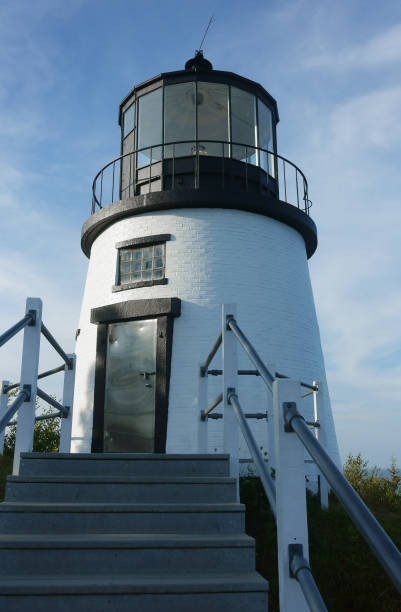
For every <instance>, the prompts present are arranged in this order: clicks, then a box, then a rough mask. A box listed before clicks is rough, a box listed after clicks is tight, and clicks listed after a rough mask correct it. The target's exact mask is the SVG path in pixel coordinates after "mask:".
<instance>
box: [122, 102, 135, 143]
mask: <svg viewBox="0 0 401 612" xmlns="http://www.w3.org/2000/svg"><path fill="white" fill-rule="evenodd" d="M134 127H135V102H134V103H133V104H131V106H130V107H129V108H127V110H126V111H125V113H124V126H123V138H125V137H126V136H128V134H129V133H130V132H132V130H133V129H134Z"/></svg>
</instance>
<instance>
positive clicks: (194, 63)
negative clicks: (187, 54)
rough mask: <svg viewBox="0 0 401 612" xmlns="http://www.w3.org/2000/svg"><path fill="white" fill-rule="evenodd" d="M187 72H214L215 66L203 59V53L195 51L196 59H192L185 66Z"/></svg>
mask: <svg viewBox="0 0 401 612" xmlns="http://www.w3.org/2000/svg"><path fill="white" fill-rule="evenodd" d="M185 70H194V71H195V72H197V71H198V70H213V65H212V63H211V62H209V60H207V59H206V58H204V57H203V51H195V55H194V57H191V59H189V60H188V61H187V63H186V64H185Z"/></svg>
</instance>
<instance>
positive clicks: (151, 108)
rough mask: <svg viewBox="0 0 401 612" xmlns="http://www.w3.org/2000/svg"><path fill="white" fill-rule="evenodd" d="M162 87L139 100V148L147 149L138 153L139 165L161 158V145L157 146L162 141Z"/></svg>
mask: <svg viewBox="0 0 401 612" xmlns="http://www.w3.org/2000/svg"><path fill="white" fill-rule="evenodd" d="M162 94H163V91H162V88H161V87H159V89H155V90H154V91H151V92H150V93H148V94H145V95H144V96H141V97H140V98H139V101H138V104H139V106H138V149H143V148H144V147H154V148H153V149H150V148H149V149H145V150H143V151H141V152H140V153H138V167H139V168H140V167H142V166H146V165H148V164H149V163H150V162H152V163H154V162H156V161H160V159H161V147H155V145H160V144H161V142H162V138H163V135H162V104H163V95H162Z"/></svg>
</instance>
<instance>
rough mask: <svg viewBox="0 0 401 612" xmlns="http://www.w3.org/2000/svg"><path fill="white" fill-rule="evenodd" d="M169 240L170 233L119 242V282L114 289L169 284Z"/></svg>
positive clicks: (117, 275) (117, 246) (117, 245)
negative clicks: (167, 246) (167, 262)
mask: <svg viewBox="0 0 401 612" xmlns="http://www.w3.org/2000/svg"><path fill="white" fill-rule="evenodd" d="M167 240H170V234H160V235H158V236H149V237H144V238H134V239H132V240H128V241H125V242H119V243H117V244H116V248H117V249H118V256H117V274H116V277H117V283H116V285H114V287H113V289H112V290H113V292H114V291H123V290H124V289H135V288H139V287H149V286H151V285H165V284H167V279H166V277H165V270H166V241H167Z"/></svg>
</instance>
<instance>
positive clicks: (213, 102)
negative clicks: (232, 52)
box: [195, 81, 229, 157]
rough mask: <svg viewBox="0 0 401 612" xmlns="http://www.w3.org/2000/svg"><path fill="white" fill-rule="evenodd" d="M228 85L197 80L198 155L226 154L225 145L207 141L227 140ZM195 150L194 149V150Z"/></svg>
mask: <svg viewBox="0 0 401 612" xmlns="http://www.w3.org/2000/svg"><path fill="white" fill-rule="evenodd" d="M228 99H229V98H228V85H224V84H222V83H204V82H202V81H198V93H197V97H196V108H197V115H198V141H199V140H201V141H202V142H201V143H199V145H198V147H199V154H200V155H214V156H218V157H220V156H222V155H223V150H224V155H227V153H228V151H227V150H226V148H227V145H223V144H218V143H212V142H208V141H210V140H221V141H224V142H227V141H228V140H229V113H228ZM195 152H196V151H195Z"/></svg>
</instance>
